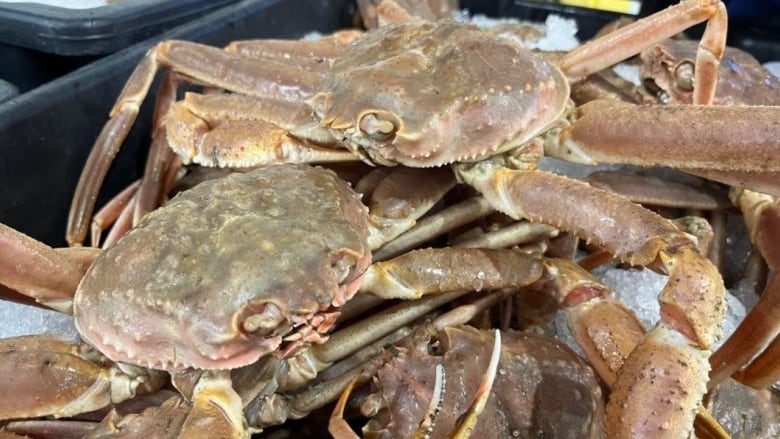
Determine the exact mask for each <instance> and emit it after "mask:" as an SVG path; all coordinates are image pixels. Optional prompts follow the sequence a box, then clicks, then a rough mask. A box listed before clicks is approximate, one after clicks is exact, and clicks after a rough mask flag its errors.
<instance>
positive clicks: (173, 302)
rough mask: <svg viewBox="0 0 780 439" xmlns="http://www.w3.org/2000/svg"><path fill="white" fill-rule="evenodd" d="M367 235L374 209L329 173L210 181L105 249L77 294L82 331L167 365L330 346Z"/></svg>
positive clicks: (137, 357)
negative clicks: (328, 334)
mask: <svg viewBox="0 0 780 439" xmlns="http://www.w3.org/2000/svg"><path fill="white" fill-rule="evenodd" d="M325 231H327V233H325ZM367 236H368V226H367V209H366V208H365V206H363V204H361V202H360V201H359V197H358V196H357V194H356V193H355V192H353V191H352V190H351V189H350V188H349V186H348V185H347V184H346V183H345V182H343V181H342V180H340V179H339V178H338V177H337V176H336V175H335V173H333V172H331V171H328V170H325V169H321V168H311V167H306V166H292V165H284V166H272V167H268V168H263V169H259V170H256V171H252V172H249V173H246V174H233V175H230V176H228V177H226V178H223V179H219V180H213V181H209V182H205V183H202V184H200V185H198V186H196V187H195V188H193V189H191V190H189V191H185V192H182V193H181V194H180V195H179V196H177V197H176V198H174V199H173V200H172V201H171V202H170V203H169V204H168V205H167V206H165V207H163V208H160V209H158V210H156V211H155V212H153V213H151V214H150V215H147V216H146V217H145V218H144V219H143V220H142V221H141V223H140V224H139V225H138V226H137V227H136V228H135V229H133V230H132V231H131V232H129V233H128V234H127V236H126V237H124V238H123V239H121V240H120V241H119V242H118V243H117V244H116V245H114V246H113V247H111V248H109V249H108V250H106V251H105V252H103V253H102V254H101V256H100V257H99V258H98V259H97V260H96V261H95V263H94V264H93V266H92V267H91V269H90V270H89V271H88V272H87V274H86V276H85V277H84V280H83V281H82V282H81V284H80V285H79V288H78V291H77V292H76V296H75V299H74V314H75V319H76V326H77V328H78V329H79V331H80V332H81V334H82V336H83V338H84V339H85V341H87V342H88V343H90V344H92V345H94V346H95V347H97V348H98V349H99V350H100V351H102V352H103V353H105V354H106V355H107V356H108V357H110V358H111V359H113V360H115V361H123V362H127V363H133V364H139V365H143V366H146V367H152V368H158V369H167V370H173V369H182V368H187V367H195V368H199V369H214V368H235V367H240V366H243V365H245V364H249V363H251V362H254V361H256V360H257V359H258V358H259V357H261V356H263V355H265V354H267V353H269V352H279V353H280V355H285V354H290V353H291V352H293V351H294V350H295V349H296V348H297V347H300V346H301V345H303V344H305V343H307V342H312V341H315V342H316V341H322V337H321V336H320V334H323V333H325V331H327V329H328V328H329V327H330V326H331V324H332V323H333V321H334V320H335V318H336V317H337V316H338V307H340V306H341V305H343V303H344V302H345V301H346V300H348V299H349V298H350V297H351V296H352V295H353V294H354V293H355V291H356V289H357V286H358V284H359V281H360V279H361V276H362V273H363V272H364V271H365V269H366V267H367V266H368V265H369V263H370V252H369V251H368V247H367ZM284 340H286V341H285V343H284V344H283V341H284Z"/></svg>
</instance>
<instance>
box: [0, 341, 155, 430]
mask: <svg viewBox="0 0 780 439" xmlns="http://www.w3.org/2000/svg"><path fill="white" fill-rule="evenodd" d="M0 360H1V361H0V365H2V368H3V371H2V373H1V374H0V377H1V378H0V379H2V380H3V383H2V385H0V389H2V398H0V419H12V418H22V417H36V416H50V415H53V416H55V417H68V416H73V415H76V414H79V413H85V412H90V411H93V410H97V409H100V408H103V407H105V406H107V405H108V404H111V403H118V402H121V401H124V400H126V399H130V398H132V397H133V396H135V394H136V391H151V390H154V389H155V388H156V387H159V386H160V385H161V384H162V382H161V380H160V379H158V378H159V377H155V376H153V375H144V373H145V372H142V371H141V369H138V368H132V367H128V368H126V369H125V370H127V371H128V372H125V371H123V370H119V369H117V368H111V367H105V366H103V365H101V364H100V363H102V362H104V361H105V360H102V359H100V358H98V357H97V356H96V354H95V353H94V352H91V351H89V350H86V349H85V347H84V346H78V345H73V344H70V343H67V342H64V341H61V340H57V339H55V338H52V337H45V336H24V337H15V338H9V339H5V340H0ZM131 373H132V374H131Z"/></svg>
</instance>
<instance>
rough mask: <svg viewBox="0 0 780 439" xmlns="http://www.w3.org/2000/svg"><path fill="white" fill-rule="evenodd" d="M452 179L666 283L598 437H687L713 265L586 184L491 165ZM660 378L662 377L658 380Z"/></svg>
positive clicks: (710, 332)
mask: <svg viewBox="0 0 780 439" xmlns="http://www.w3.org/2000/svg"><path fill="white" fill-rule="evenodd" d="M492 166H496V167H492ZM458 172H459V175H460V177H461V178H463V179H464V180H465V181H466V182H468V183H469V184H471V185H472V186H474V187H475V188H477V190H479V191H480V193H482V194H483V195H484V196H485V198H486V199H488V200H489V201H490V203H491V204H492V205H494V206H495V207H496V208H497V209H498V210H500V211H502V212H504V213H506V214H508V215H510V216H512V217H514V218H519V217H525V218H528V219H530V220H533V221H540V222H551V223H552V224H551V225H553V226H555V227H557V228H559V229H561V230H564V231H570V232H573V233H575V234H576V235H577V236H579V237H580V238H583V239H588V240H589V241H592V242H594V243H595V244H597V245H598V246H600V247H602V248H604V249H605V250H607V251H609V252H610V253H612V254H614V255H615V256H617V257H618V258H619V259H621V260H623V261H624V262H628V263H631V264H639V265H647V266H650V267H651V268H653V269H655V270H658V271H661V272H664V273H666V274H668V276H669V281H668V283H667V284H666V286H665V287H664V289H663V290H662V291H661V293H660V295H659V301H660V302H661V321H660V323H659V325H658V326H657V327H656V328H654V329H653V330H651V331H650V332H649V333H648V334H647V335H645V337H644V338H643V339H642V341H641V342H640V343H639V345H638V346H637V347H636V349H634V351H633V352H632V353H631V355H630V356H629V357H628V359H626V362H625V364H624V366H623V368H622V369H621V373H620V374H618V376H617V379H616V381H615V384H614V387H613V388H614V392H613V396H612V398H610V401H609V404H608V405H607V419H619V420H620V421H621V423H620V424H619V425H617V424H608V429H607V437H614V438H617V437H620V438H624V437H635V436H641V435H643V434H650V432H651V431H652V432H653V434H655V433H657V432H658V431H664V430H669V433H670V434H672V435H674V434H676V435H677V436H680V435H684V434H685V433H686V432H688V431H690V426H691V425H693V418H694V414H695V412H696V408H697V407H698V405H699V403H700V402H701V398H702V397H703V396H704V393H705V391H706V381H707V374H708V372H709V363H708V362H707V357H708V355H709V351H708V349H709V346H710V345H711V344H712V343H713V342H714V341H715V340H716V339H717V337H719V336H720V325H721V322H722V320H723V317H724V314H725V311H726V305H725V288H724V286H723V280H722V279H721V277H720V274H719V273H718V271H717V269H716V268H715V267H714V266H713V265H712V263H710V262H709V261H708V260H707V259H706V258H704V257H703V256H701V255H699V253H698V252H697V250H696V249H695V248H694V246H693V243H692V242H691V241H690V240H689V238H687V237H686V236H685V234H683V233H682V232H680V231H679V230H677V228H676V227H675V225H674V224H673V223H671V222H670V221H668V220H666V219H663V218H661V217H660V216H658V215H656V214H654V213H652V212H650V211H648V210H645V209H643V208H642V207H640V206H639V205H636V204H633V203H631V202H629V201H627V200H626V199H624V198H622V197H620V196H618V195H615V194H611V193H609V192H606V191H602V190H598V189H595V188H592V187H590V186H588V185H587V184H585V183H582V182H578V181H573V180H569V179H566V178H563V177H560V176H557V175H554V174H548V173H544V172H525V171H510V170H507V169H505V168H503V167H502V165H501V163H490V162H483V163H480V164H478V165H475V166H473V167H471V168H468V167H466V166H462V167H460V168H458ZM605 224H609V227H604V225H605ZM659 370H661V371H669V372H670V374H669V375H665V373H664V376H661V375H659V374H658V373H657V371H659ZM654 379H657V380H658V382H668V384H669V385H670V387H663V388H667V389H672V390H670V391H667V392H666V393H664V394H663V395H659V393H658V387H657V386H654V385H652V383H651V382H650V381H653V380H654ZM671 392H674V393H671ZM667 401H671V403H668V402H667ZM649 408H650V409H652V410H654V411H655V416H653V417H651V418H648V417H647V416H646V414H647V411H648V409H649Z"/></svg>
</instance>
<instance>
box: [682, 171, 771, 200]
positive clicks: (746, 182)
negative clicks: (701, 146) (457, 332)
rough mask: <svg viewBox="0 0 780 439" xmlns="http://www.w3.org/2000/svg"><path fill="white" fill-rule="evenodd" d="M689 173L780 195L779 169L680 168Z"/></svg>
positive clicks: (730, 184)
mask: <svg viewBox="0 0 780 439" xmlns="http://www.w3.org/2000/svg"><path fill="white" fill-rule="evenodd" d="M679 169H680V170H681V171H683V172H687V173H688V174H692V175H697V176H699V177H702V178H706V179H708V180H715V181H719V182H721V183H725V184H727V185H729V186H734V187H738V188H751V189H753V190H755V191H758V192H762V193H765V194H769V195H772V196H775V197H780V172H778V171H768V172H762V171H738V170H731V171H722V170H719V169H692V168H684V167H681V168H679Z"/></svg>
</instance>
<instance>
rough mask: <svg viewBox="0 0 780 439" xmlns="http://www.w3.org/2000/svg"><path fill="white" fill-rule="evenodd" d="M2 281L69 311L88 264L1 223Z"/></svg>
mask: <svg viewBox="0 0 780 439" xmlns="http://www.w3.org/2000/svg"><path fill="white" fill-rule="evenodd" d="M0 248H2V249H3V252H2V253H0V283H2V284H3V285H5V286H7V287H9V288H11V289H13V290H16V291H18V292H20V293H22V294H24V295H27V296H30V297H32V298H34V299H35V300H36V301H37V302H39V303H42V304H44V305H46V306H49V307H52V308H54V309H57V310H59V311H62V312H67V313H70V309H71V300H72V298H73V293H75V291H76V287H77V286H78V284H79V282H80V281H81V278H82V277H83V276H84V273H85V272H86V270H87V268H88V266H89V264H83V263H81V262H80V261H78V260H76V259H74V258H72V257H70V256H69V255H67V254H65V253H63V252H58V251H56V250H55V249H53V248H51V247H49V246H47V245H46V244H43V243H42V242H39V241H36V240H35V239H33V238H31V237H29V236H27V235H25V234H23V233H21V232H18V231H16V230H14V229H12V228H10V227H8V226H6V225H4V224H0Z"/></svg>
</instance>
